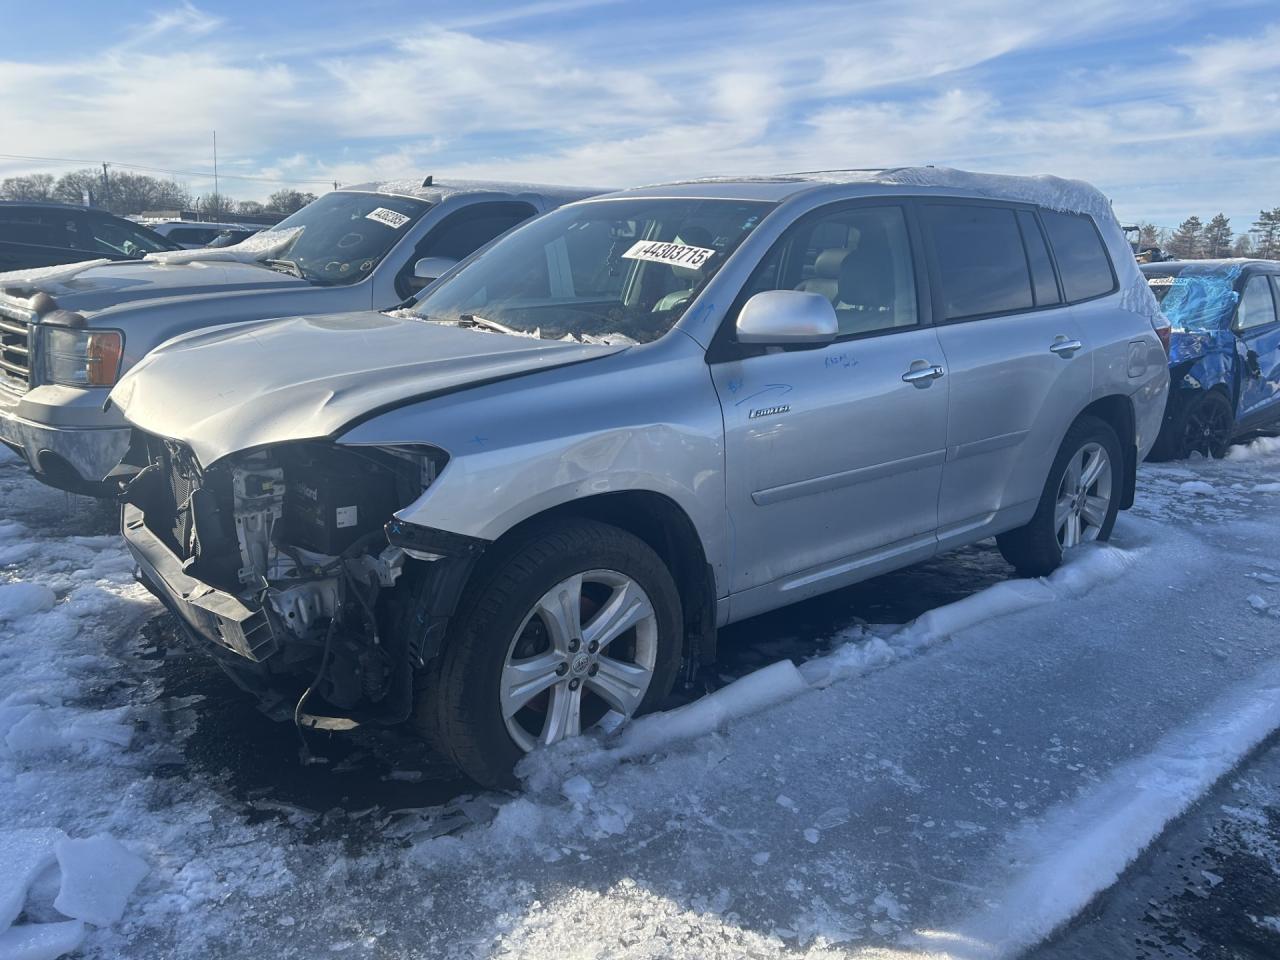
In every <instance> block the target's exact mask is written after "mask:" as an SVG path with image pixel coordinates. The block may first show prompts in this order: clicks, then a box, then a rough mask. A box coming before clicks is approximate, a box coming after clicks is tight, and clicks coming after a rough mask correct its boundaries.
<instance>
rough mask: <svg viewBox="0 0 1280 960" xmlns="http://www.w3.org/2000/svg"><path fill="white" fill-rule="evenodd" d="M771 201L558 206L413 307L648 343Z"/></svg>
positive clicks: (527, 329) (433, 316)
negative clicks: (557, 208)
mask: <svg viewBox="0 0 1280 960" xmlns="http://www.w3.org/2000/svg"><path fill="white" fill-rule="evenodd" d="M772 208H773V204H771V203H760V202H757V201H742V200H708V199H671V198H665V199H663V198H658V199H655V198H634V199H622V200H598V201H588V202H585V203H578V204H573V205H571V206H567V207H561V208H560V209H559V210H556V211H553V212H552V213H549V214H547V215H546V216H544V217H541V218H540V219H537V220H533V221H531V222H530V223H528V224H525V225H524V226H522V227H520V228H519V229H517V230H515V231H513V232H512V233H510V234H508V235H507V236H505V237H503V238H502V239H500V240H498V241H497V242H496V243H495V244H494V245H493V246H492V247H490V248H489V249H488V250H487V251H486V252H485V253H484V254H482V255H481V256H479V257H477V258H476V259H475V260H473V261H471V262H470V263H468V264H467V265H466V266H464V267H463V268H462V269H461V270H460V271H458V272H457V273H456V274H454V275H453V276H452V277H451V278H450V279H449V280H448V281H446V282H445V283H442V284H440V285H438V286H437V287H435V288H434V289H432V290H430V291H429V292H428V293H427V294H426V295H425V296H424V297H423V298H422V299H421V300H419V301H418V303H417V306H416V307H415V308H414V312H416V313H417V314H419V315H420V316H422V317H423V318H425V319H427V320H437V321H443V322H448V323H458V324H465V325H474V326H478V327H482V328H488V329H495V330H506V331H510V332H513V333H520V334H525V335H529V336H537V337H541V338H543V339H546V340H573V341H577V342H581V343H648V342H650V341H652V340H657V339H658V338H659V337H661V336H662V335H663V334H665V333H666V332H667V331H668V330H670V329H671V327H672V326H673V325H674V324H675V322H676V321H677V320H678V319H680V317H681V316H682V315H683V313H684V311H685V308H686V307H687V306H688V305H689V304H690V303H691V302H692V300H693V298H694V297H695V296H697V294H698V292H699V291H700V290H701V289H702V288H703V287H704V286H705V285H706V284H707V282H708V281H709V280H710V279H711V278H712V277H713V276H715V274H716V272H717V271H718V270H719V269H720V267H721V266H723V265H724V262H725V260H727V259H728V257H729V256H730V255H731V254H732V253H733V251H734V250H736V249H737V248H738V245H739V244H740V243H742V241H743V240H744V239H745V238H746V237H747V236H748V235H749V234H750V233H751V231H752V230H754V229H755V228H756V226H757V225H759V223H760V222H761V220H763V219H764V217H765V215H766V214H768V212H769V211H770V210H771V209H772Z"/></svg>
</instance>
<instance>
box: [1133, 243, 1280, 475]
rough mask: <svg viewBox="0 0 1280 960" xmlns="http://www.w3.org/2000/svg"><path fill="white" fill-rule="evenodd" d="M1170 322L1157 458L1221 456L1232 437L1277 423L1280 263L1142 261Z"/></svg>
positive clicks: (1154, 452)
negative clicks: (1166, 387) (1167, 373)
mask: <svg viewBox="0 0 1280 960" xmlns="http://www.w3.org/2000/svg"><path fill="white" fill-rule="evenodd" d="M1142 272H1143V273H1144V274H1145V275H1146V277H1147V282H1148V283H1149V284H1150V286H1151V292H1152V293H1154V294H1155V296H1156V299H1157V300H1159V301H1160V305H1161V308H1162V309H1163V311H1164V314H1165V316H1166V317H1168V319H1169V323H1170V325H1171V338H1170V342H1169V366H1170V380H1171V386H1170V391H1169V406H1168V409H1167V410H1166V411H1165V418H1164V426H1163V427H1162V428H1161V430H1160V436H1159V438H1158V439H1157V441H1156V446H1155V449H1153V450H1152V453H1151V455H1152V457H1153V458H1154V459H1157V460H1170V459H1175V458H1180V457H1188V456H1190V455H1191V454H1192V453H1193V452H1198V453H1200V454H1202V455H1203V456H1206V457H1221V456H1222V455H1223V454H1224V453H1226V450H1227V447H1228V446H1229V445H1230V443H1231V441H1232V439H1233V438H1234V437H1237V436H1239V435H1240V434H1242V433H1247V432H1249V431H1250V430H1257V429H1260V428H1265V427H1268V426H1272V425H1275V424H1277V423H1278V422H1280V309H1278V308H1280V263H1277V262H1276V261H1274V260H1175V261H1169V262H1166V263H1151V264H1144V265H1143V267H1142Z"/></svg>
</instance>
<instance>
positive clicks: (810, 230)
mask: <svg viewBox="0 0 1280 960" xmlns="http://www.w3.org/2000/svg"><path fill="white" fill-rule="evenodd" d="M765 290H802V291H805V292H807V293H818V294H821V295H822V296H824V297H826V298H827V299H828V300H830V301H831V305H832V306H833V307H835V310H836V319H837V320H838V321H839V324H840V336H842V337H843V336H854V335H856V334H860V333H874V332H876V331H883V330H893V329H898V328H903V327H913V326H915V325H916V323H917V322H918V318H917V310H916V281H915V272H914V270H913V269H912V264H911V240H910V237H909V235H908V233H907V223H906V218H905V216H904V215H903V212H902V208H901V207H896V206H891V207H852V208H847V209H845V210H842V211H839V212H837V213H827V214H823V215H818V216H814V217H810V218H808V219H805V220H801V221H800V222H799V223H797V224H795V225H794V226H792V227H791V228H790V229H789V230H788V231H787V232H786V233H785V234H783V236H782V238H781V239H780V240H779V241H778V242H777V243H776V244H774V246H773V248H772V249H771V250H770V251H769V253H768V254H767V255H766V256H765V258H764V260H763V261H761V263H760V266H758V267H757V268H756V271H755V273H754V274H753V275H752V277H751V279H750V280H749V281H748V282H747V286H746V288H745V289H744V290H743V296H742V300H743V302H745V301H746V300H747V299H748V298H749V297H751V296H752V295H754V294H757V293H760V292H762V291H765Z"/></svg>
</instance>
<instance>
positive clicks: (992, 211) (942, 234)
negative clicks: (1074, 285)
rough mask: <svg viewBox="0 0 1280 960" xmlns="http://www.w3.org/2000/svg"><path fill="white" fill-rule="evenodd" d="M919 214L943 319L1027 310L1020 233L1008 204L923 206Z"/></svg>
mask: <svg viewBox="0 0 1280 960" xmlns="http://www.w3.org/2000/svg"><path fill="white" fill-rule="evenodd" d="M924 217H925V222H926V223H927V224H928V226H929V234H930V237H931V240H932V243H933V253H934V259H935V261H936V263H937V266H938V280H939V282H940V284H941V286H942V313H943V317H944V318H945V319H947V320H963V319H965V318H967V317H978V316H983V315H985V314H992V313H1007V312H1009V311H1011V310H1030V309H1031V308H1032V307H1033V306H1034V305H1035V301H1034V299H1033V297H1032V294H1031V274H1030V272H1029V271H1028V268H1027V256H1026V253H1025V252H1024V251H1023V247H1022V234H1021V232H1020V231H1019V229H1018V220H1017V216H1016V215H1015V213H1014V211H1013V210H1012V209H1011V208H1008V207H984V206H980V205H978V204H970V203H965V204H959V203H957V204H944V203H936V204H927V205H926V206H925V207H924Z"/></svg>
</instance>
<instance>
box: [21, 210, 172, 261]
mask: <svg viewBox="0 0 1280 960" xmlns="http://www.w3.org/2000/svg"><path fill="white" fill-rule="evenodd" d="M177 249H179V247H178V245H177V244H176V243H173V242H171V241H169V240H166V239H165V238H164V237H162V236H160V235H159V234H158V233H155V232H154V231H152V230H149V229H148V228H146V227H144V226H141V225H139V224H136V223H134V222H133V221H132V220H126V219H124V218H123V217H117V216H114V215H112V214H110V213H107V212H106V211H105V210H94V209H93V208H92V207H76V206H71V205H69V204H65V203H45V202H33V201H26V200H0V272H3V271H8V270H22V269H26V268H29V267H47V266H51V265H53V264H58V263H79V262H80V261H82V260H138V259H141V258H142V257H143V256H145V255H146V254H148V253H155V252H157V251H160V250H177Z"/></svg>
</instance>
